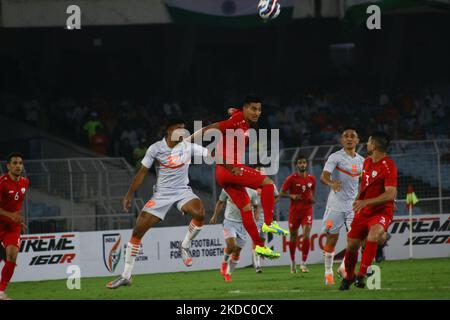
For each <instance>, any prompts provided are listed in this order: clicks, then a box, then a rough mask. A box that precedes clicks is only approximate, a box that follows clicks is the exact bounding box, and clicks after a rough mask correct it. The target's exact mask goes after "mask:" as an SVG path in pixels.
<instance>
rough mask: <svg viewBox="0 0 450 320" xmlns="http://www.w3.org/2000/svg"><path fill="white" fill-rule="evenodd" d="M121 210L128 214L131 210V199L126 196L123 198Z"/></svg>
mask: <svg viewBox="0 0 450 320" xmlns="http://www.w3.org/2000/svg"><path fill="white" fill-rule="evenodd" d="M122 205H123V210H124V211H125V212H128V210H130V208H131V197H130V196H128V195H126V196H125V198H123V200H122Z"/></svg>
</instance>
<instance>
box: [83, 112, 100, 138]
mask: <svg viewBox="0 0 450 320" xmlns="http://www.w3.org/2000/svg"><path fill="white" fill-rule="evenodd" d="M100 127H102V124H101V122H100V121H99V120H98V114H97V112H92V113H91V114H90V116H89V119H88V120H87V121H86V123H85V124H84V126H83V130H84V131H85V132H86V134H87V138H88V141H89V143H90V141H91V138H92V137H93V136H94V135H95V134H96V133H97V129H98V128H100Z"/></svg>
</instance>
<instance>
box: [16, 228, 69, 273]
mask: <svg viewBox="0 0 450 320" xmlns="http://www.w3.org/2000/svg"><path fill="white" fill-rule="evenodd" d="M73 238H75V235H74V234H63V235H44V236H27V237H21V238H20V240H21V244H20V252H25V253H26V252H52V251H71V250H74V249H75V246H74V244H73ZM75 256H76V254H75V253H58V254H46V255H38V256H34V257H32V258H31V261H30V263H29V265H30V266H33V265H34V266H37V265H52V264H64V263H66V264H70V263H72V261H73V260H74V259H75Z"/></svg>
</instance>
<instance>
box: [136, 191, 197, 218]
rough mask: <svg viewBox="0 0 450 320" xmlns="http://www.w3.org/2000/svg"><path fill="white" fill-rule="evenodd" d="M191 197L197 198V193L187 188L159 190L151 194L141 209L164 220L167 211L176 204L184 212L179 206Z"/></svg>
mask: <svg viewBox="0 0 450 320" xmlns="http://www.w3.org/2000/svg"><path fill="white" fill-rule="evenodd" d="M192 199H199V197H197V195H196V194H195V193H194V192H193V191H192V189H191V188H189V189H180V190H160V191H156V192H155V193H154V194H153V197H152V198H151V199H150V200H149V201H148V202H147V203H146V204H145V206H144V208H143V209H142V211H144V212H148V213H151V214H152V215H154V216H156V217H158V218H160V219H161V220H164V218H165V216H166V214H167V211H169V209H170V208H171V207H172V205H174V204H176V205H177V209H178V210H179V211H180V212H181V213H183V214H184V212H183V211H182V210H181V208H182V207H183V206H184V205H185V204H186V203H188V202H189V201H191V200H192Z"/></svg>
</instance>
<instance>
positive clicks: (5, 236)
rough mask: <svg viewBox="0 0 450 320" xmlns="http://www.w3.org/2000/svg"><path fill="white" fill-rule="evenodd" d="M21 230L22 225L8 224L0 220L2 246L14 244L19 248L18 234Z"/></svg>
mask: <svg viewBox="0 0 450 320" xmlns="http://www.w3.org/2000/svg"><path fill="white" fill-rule="evenodd" d="M21 232H22V225H20V224H9V223H6V222H3V221H0V242H1V243H2V244H3V247H5V248H6V247H9V246H15V247H17V248H20V234H21Z"/></svg>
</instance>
